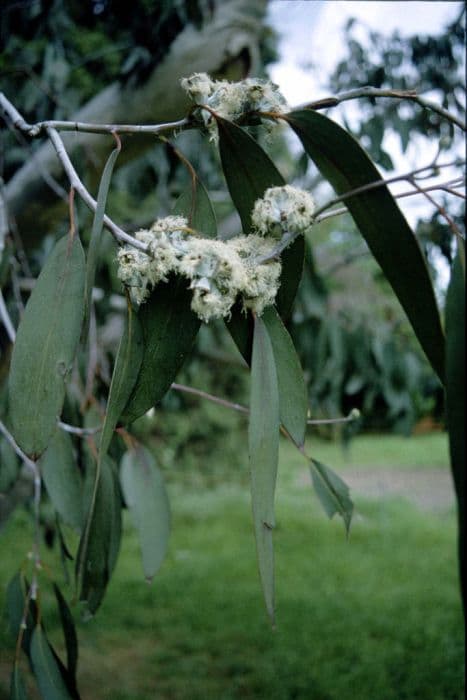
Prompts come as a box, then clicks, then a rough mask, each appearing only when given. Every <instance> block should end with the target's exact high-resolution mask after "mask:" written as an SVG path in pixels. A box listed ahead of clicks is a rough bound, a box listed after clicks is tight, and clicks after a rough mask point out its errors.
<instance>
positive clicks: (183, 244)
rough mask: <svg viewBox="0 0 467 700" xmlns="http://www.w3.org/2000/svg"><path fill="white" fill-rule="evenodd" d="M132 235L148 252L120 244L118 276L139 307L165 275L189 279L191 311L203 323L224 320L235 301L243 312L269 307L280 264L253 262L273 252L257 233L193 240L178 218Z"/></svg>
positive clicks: (265, 240)
mask: <svg viewBox="0 0 467 700" xmlns="http://www.w3.org/2000/svg"><path fill="white" fill-rule="evenodd" d="M169 219H171V221H168V220H169ZM135 235H136V238H137V239H138V240H139V241H142V242H144V243H146V244H147V246H148V253H147V254H146V253H144V252H142V251H139V250H135V249H133V248H131V247H130V246H123V247H122V248H121V249H120V251H119V253H118V263H119V269H118V275H119V277H120V279H121V280H122V282H123V283H124V284H125V285H126V286H127V287H128V288H129V289H130V293H131V295H132V298H133V300H134V302H135V303H136V304H138V305H139V304H141V303H143V302H144V301H145V300H146V299H147V297H148V296H149V294H150V293H151V290H152V289H153V288H154V287H155V286H156V285H157V284H158V283H159V282H165V281H167V279H168V276H169V274H170V273H174V274H178V275H181V276H183V277H185V278H187V279H188V280H189V281H190V284H189V289H191V290H192V291H193V296H192V303H191V307H192V309H193V311H194V312H195V313H196V314H197V315H198V316H199V318H200V319H201V320H203V321H205V322H209V321H210V320H211V319H215V318H225V317H227V316H228V315H229V314H230V310H231V308H232V306H233V304H234V303H235V300H236V299H237V298H238V297H241V298H242V299H243V305H244V308H250V309H252V310H254V311H255V312H256V313H257V314H261V313H262V312H263V310H264V308H265V306H267V305H269V304H272V303H274V299H275V297H276V294H277V290H278V288H279V278H280V272H281V264H280V262H278V261H268V262H266V263H263V264H258V263H257V262H256V260H257V258H258V257H259V256H261V255H267V254H268V253H270V252H271V251H272V245H271V243H272V242H271V241H270V240H269V241H268V239H265V238H262V237H261V236H257V235H250V236H238V237H236V238H232V239H230V240H228V241H220V240H213V239H211V238H198V237H196V236H193V235H189V234H188V233H187V231H186V220H185V219H183V217H166V219H160V220H158V221H157V222H155V224H153V225H152V226H151V228H150V229H149V230H145V229H142V230H140V231H138V232H137V233H136V234H135Z"/></svg>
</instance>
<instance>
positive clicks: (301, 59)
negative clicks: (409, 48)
mask: <svg viewBox="0 0 467 700" xmlns="http://www.w3.org/2000/svg"><path fill="white" fill-rule="evenodd" d="M462 6H463V3H462V2H446V1H445V2H380V1H379V0H372V1H371V0H367V1H366V2H352V1H351V0H348V1H345V0H341V1H336V0H324V1H322V0H272V2H270V3H269V18H270V22H271V24H272V26H273V27H274V28H275V29H276V31H277V32H278V33H279V46H278V50H279V54H280V57H281V58H280V61H279V62H278V63H276V64H275V65H272V66H271V67H270V69H269V72H270V74H271V77H272V79H273V80H274V81H275V82H276V83H277V84H278V85H279V86H280V88H281V91H282V93H283V94H284V96H285V98H286V99H287V101H288V102H289V103H290V105H298V104H300V103H303V102H305V101H308V100H312V99H317V98H319V97H323V96H324V95H325V94H327V92H326V89H325V87H324V84H325V82H326V77H327V76H329V75H330V73H331V72H332V69H333V67H334V66H335V65H336V64H337V63H338V61H339V60H340V59H341V58H342V57H343V55H344V53H345V46H344V44H343V31H342V30H343V27H344V25H345V23H346V22H347V20H348V19H349V18H350V17H355V18H357V19H359V20H361V21H363V22H364V23H365V24H366V25H367V26H369V27H371V28H372V29H375V30H377V31H379V32H382V33H387V34H390V33H392V32H393V31H394V30H397V31H399V33H400V34H401V35H406V36H407V35H410V34H416V33H426V34H438V33H440V31H443V28H444V27H445V25H446V24H447V23H449V22H450V21H451V20H453V19H455V18H456V17H458V15H459V13H460V10H461V8H462ZM310 63H311V64H313V65H314V66H315V67H316V71H310V70H307V69H306V66H307V64H310ZM320 75H321V76H322V79H320V78H319V76H320Z"/></svg>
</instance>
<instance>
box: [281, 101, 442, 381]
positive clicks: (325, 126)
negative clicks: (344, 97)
mask: <svg viewBox="0 0 467 700" xmlns="http://www.w3.org/2000/svg"><path fill="white" fill-rule="evenodd" d="M286 118H287V122H288V123H289V125H290V126H291V127H292V129H293V130H294V131H295V133H296V134H297V135H298V137H299V138H300V140H301V142H302V144H303V147H304V149H305V151H306V152H307V153H308V155H309V156H310V158H311V159H312V160H313V161H314V162H315V164H316V165H317V167H318V168H319V170H320V171H321V173H322V175H323V176H324V177H325V178H326V179H327V180H328V181H329V182H330V183H331V185H332V186H333V188H334V189H335V191H336V192H337V193H338V194H339V195H343V194H345V193H347V192H350V191H351V190H353V189H355V188H358V187H362V186H365V185H369V184H371V183H374V182H376V181H378V180H381V174H380V173H379V171H378V170H377V168H376V166H375V165H374V164H373V162H372V161H371V159H370V158H369V156H368V155H367V153H366V152H365V151H364V150H363V148H362V147H361V146H360V145H359V143H358V142H357V141H356V140H355V139H354V138H353V137H352V136H351V135H350V134H349V133H348V132H347V131H345V130H344V129H343V128H342V127H340V126H339V125H338V124H336V123H335V122H333V121H332V120H331V119H328V118H327V117H325V116H324V115H322V114H319V113H318V112H315V111H313V110H309V109H308V110H307V109H304V110H297V111H294V112H290V113H289V114H288V115H287V117H286ZM345 204H346V206H347V207H348V209H349V211H350V213H351V215H352V217H353V219H354V221H355V223H356V225H357V228H358V229H359V231H360V233H361V234H362V236H363V237H364V238H365V240H366V242H367V244H368V246H369V248H370V250H371V252H372V253H373V255H374V257H375V259H376V261H377V262H378V264H379V265H380V266H381V269H382V270H383V272H384V274H385V276H386V278H387V279H388V281H389V283H390V284H391V286H392V288H393V290H394V292H395V294H396V296H397V298H398V299H399V301H400V303H401V305H402V307H403V309H404V310H405V312H406V314H407V317H408V319H409V321H410V323H411V325H412V328H413V330H414V332H415V335H416V336H417V338H418V340H419V342H420V345H421V346H422V348H423V350H424V352H425V354H426V356H427V357H428V359H429V361H430V363H431V365H432V366H433V369H434V370H435V372H436V373H437V374H438V376H439V378H440V380H441V381H442V382H444V346H445V341H444V333H443V329H442V326H441V319H440V315H439V311H438V307H437V303H436V298H435V293H434V289H433V284H432V282H431V279H430V275H429V271H428V267H427V264H426V260H425V257H424V255H423V252H422V250H421V248H420V245H419V243H418V241H417V239H416V238H415V235H414V234H413V231H412V230H411V229H410V227H409V225H408V223H407V221H406V219H405V218H404V216H403V214H402V212H401V211H400V209H399V207H398V205H397V203H396V201H395V200H394V198H393V196H392V195H391V193H390V191H389V189H388V188H387V187H386V186H385V185H383V186H380V187H377V188H375V189H371V190H368V191H366V192H363V193H361V194H358V195H355V196H352V197H349V198H347V199H346V200H345Z"/></svg>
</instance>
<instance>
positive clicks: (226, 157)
mask: <svg viewBox="0 0 467 700" xmlns="http://www.w3.org/2000/svg"><path fill="white" fill-rule="evenodd" d="M217 126H218V129H219V152H220V156H221V162H222V169H223V171H224V176H225V179H226V182H227V187H228V188H229V192H230V196H231V197H232V201H233V203H234V204H235V207H236V209H237V211H238V213H239V215H240V219H241V221H242V227H243V233H244V234H245V235H248V234H249V233H251V228H252V226H251V214H252V212H253V207H254V205H255V202H256V200H257V199H259V198H260V197H262V196H263V195H264V192H265V191H266V190H267V189H268V187H282V186H283V185H285V180H284V178H283V177H282V175H281V174H280V172H279V171H278V170H277V168H276V166H275V165H274V163H273V162H272V160H271V159H270V158H269V156H268V155H267V154H266V153H265V152H264V150H263V149H262V148H261V146H260V145H259V144H258V143H257V142H256V141H255V140H254V138H252V137H251V136H250V135H249V134H247V132H246V131H244V129H242V128H241V127H239V126H237V125H236V124H233V123H232V122H229V121H227V120H226V119H219V118H218V119H217Z"/></svg>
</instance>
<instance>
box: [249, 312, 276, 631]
mask: <svg viewBox="0 0 467 700" xmlns="http://www.w3.org/2000/svg"><path fill="white" fill-rule="evenodd" d="M248 445H249V457H250V473H251V499H252V508H253V521H254V530H255V537H256V550H257V555H258V565H259V573H260V578H261V584H262V588H263V594H264V600H265V603H266V608H267V611H268V614H269V617H270V619H271V621H272V623H274V551H273V542H272V530H273V528H274V526H275V518H274V492H275V488H276V477H277V463H278V451H279V389H278V383H277V372H276V365H275V359H274V352H273V349H272V345H271V341H270V339H269V335H268V333H267V330H266V327H265V325H264V322H263V321H262V320H261V319H260V318H257V319H256V320H255V329H254V340H253V357H252V364H251V396H250V422H249V428H248Z"/></svg>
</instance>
